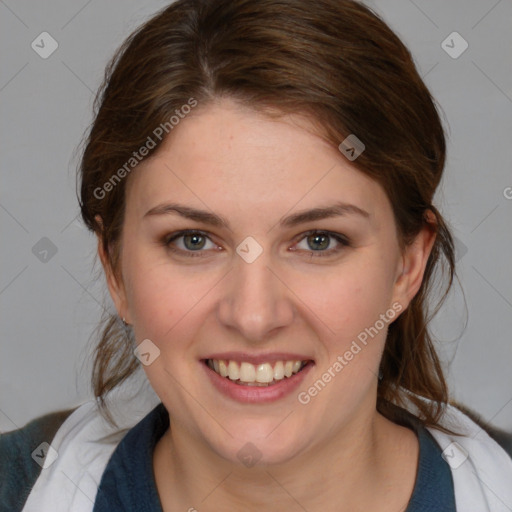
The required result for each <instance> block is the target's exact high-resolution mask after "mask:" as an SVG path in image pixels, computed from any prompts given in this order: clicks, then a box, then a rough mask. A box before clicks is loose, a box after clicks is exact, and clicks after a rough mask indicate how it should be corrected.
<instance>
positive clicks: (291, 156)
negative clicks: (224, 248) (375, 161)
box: [127, 101, 389, 216]
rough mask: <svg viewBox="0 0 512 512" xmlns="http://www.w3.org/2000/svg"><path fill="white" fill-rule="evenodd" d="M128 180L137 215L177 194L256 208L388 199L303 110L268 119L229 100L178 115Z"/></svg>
mask: <svg viewBox="0 0 512 512" xmlns="http://www.w3.org/2000/svg"><path fill="white" fill-rule="evenodd" d="M129 181H130V182H131V183H130V186H129V189H128V192H127V203H128V204H127V209H129V210H131V211H133V210H135V211H136V213H137V215H138V216H140V215H143V214H144V213H145V212H146V211H147V210H148V209H149V208H151V207H153V206H155V205H156V204H157V203H159V202H164V201H170V200H173V201H175V200H178V199H179V200H181V201H182V202H183V201H185V202H189V203H190V204H191V205H193V206H197V207H202V208H204V207H205V205H206V206H208V207H210V208H211V209H220V210H225V211H228V212H231V213H234V212H240V211H241V210H245V211H247V210H251V209H252V211H253V213H254V214H258V215H262V214H263V213H264V212H270V211H272V212H274V213H281V214H284V212H286V211H288V210H290V209H292V208H293V207H294V205H297V207H300V209H303V208H312V207H318V206H321V205H322V203H324V202H325V203H334V202H336V201H343V202H350V203H353V204H356V205H357V206H359V207H360V208H362V209H364V210H366V211H368V212H369V213H370V214H371V215H372V216H375V214H376V211H377V210H379V208H381V209H382V208H387V207H388V206H389V205H387V204H386V202H387V198H386V197H385V194H384V191H383V190H382V188H381V187H380V185H379V184H378V183H377V182H375V181H374V180H372V179H370V178H369V177H368V176H366V175H365V174H364V173H362V172H361V171H359V170H357V169H356V168H354V167H353V165H351V163H350V162H349V161H348V160H347V159H346V158H345V157H344V156H342V155H341V153H340V152H339V151H338V150H337V149H336V148H333V147H332V146H331V145H329V144H328V143H327V142H326V141H325V140H323V139H322V138H321V137H320V136H319V135H317V134H316V133H315V128H314V126H313V125H312V124H311V123H309V122H308V121H307V119H306V118H304V117H302V116H293V115H288V116H285V117H283V118H279V119H271V118H269V117H268V116H265V115H263V114H261V113H257V112H255V111H253V110H249V109H247V108H244V107H242V106H240V105H238V104H235V103H233V102H229V101H223V102H221V103H216V104H213V105H210V106H207V107H205V108H203V109H198V110H196V111H195V112H194V114H192V115H190V116H188V117H186V118H185V119H183V120H182V121H181V122H180V124H179V125H178V126H176V127H175V128H174V129H173V131H172V132H171V134H170V135H169V136H168V137H167V138H166V139H165V140H164V142H163V143H162V145H161V146H160V148H159V149H158V151H157V153H156V154H155V156H153V157H151V158H149V159H147V160H146V161H144V162H142V163H141V164H140V165H139V166H138V167H137V168H136V169H135V171H134V172H133V173H132V175H131V176H130V180H129Z"/></svg>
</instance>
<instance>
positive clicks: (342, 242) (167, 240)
mask: <svg viewBox="0 0 512 512" xmlns="http://www.w3.org/2000/svg"><path fill="white" fill-rule="evenodd" d="M186 235H200V236H202V237H204V238H207V239H208V240H210V242H212V243H213V241H212V240H211V239H210V236H209V234H208V233H206V232H205V231H201V230H197V229H184V230H182V231H177V232H176V233H171V234H170V235H167V236H165V237H164V238H163V240H162V243H163V245H164V247H166V248H167V249H168V250H170V251H172V252H174V253H180V254H181V255H186V257H189V258H197V257H199V258H201V257H203V258H204V257H205V256H207V255H206V254H204V253H206V251H203V250H197V251H190V250H183V249H177V248H176V247H173V245H172V243H173V242H174V241H175V240H177V239H179V238H181V237H183V236H186ZM312 235H326V236H328V237H330V238H332V239H334V240H336V242H338V244H339V245H338V246H337V247H335V248H332V249H327V250H325V251H313V250H310V251H309V252H310V254H311V258H324V257H328V256H332V255H333V254H336V253H338V252H340V251H341V250H343V248H345V247H350V246H351V243H350V240H349V239H348V238H347V237H346V236H345V235H341V234H340V233H333V232H331V231H322V230H319V229H312V230H310V231H306V232H304V233H301V234H300V235H299V237H300V238H299V237H297V241H296V242H295V244H294V245H296V244H298V243H299V242H301V241H302V240H304V239H305V238H307V237H309V236H312ZM295 250H296V249H295ZM301 250H304V249H301Z"/></svg>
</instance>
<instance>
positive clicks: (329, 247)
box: [293, 230, 350, 257]
mask: <svg viewBox="0 0 512 512" xmlns="http://www.w3.org/2000/svg"><path fill="white" fill-rule="evenodd" d="M349 245H350V243H349V240H348V239H347V238H346V237H345V236H344V235H341V234H339V233H331V232H329V231H317V230H315V231H309V232H307V233H303V235H302V238H301V239H300V240H299V243H298V244H296V245H295V246H294V249H293V250H297V249H298V250H301V251H307V252H309V253H310V256H311V257H318V256H320V257H322V256H331V255H333V254H336V253H338V252H340V251H341V250H343V248H344V247H348V246H349ZM315 253H316V254H315Z"/></svg>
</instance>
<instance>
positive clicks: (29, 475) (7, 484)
mask: <svg viewBox="0 0 512 512" xmlns="http://www.w3.org/2000/svg"><path fill="white" fill-rule="evenodd" d="M73 410H74V409H67V410H64V411H58V412H53V413H50V414H46V415H44V416H41V417H38V418H36V419H34V420H32V421H30V422H29V423H27V425H25V426H24V427H23V428H20V429H17V430H13V431H11V432H7V433H4V434H1V435H0V503H2V505H3V506H5V507H7V508H6V510H10V511H13V512H15V511H17V510H21V509H22V508H23V505H24V503H25V501H26V499H27V497H28V495H29V493H30V490H31V488H32V486H33V484H34V482H35V481H36V480H37V478H38V476H39V474H40V472H41V469H42V468H43V466H44V465H45V460H46V458H47V455H48V448H49V445H50V443H51V441H52V439H53V437H54V436H55V433H56V432H57V430H58V429H59V428H60V426H61V425H62V424H63V423H64V421H65V420H66V419H67V418H68V416H69V415H70V414H71V413H72V412H73Z"/></svg>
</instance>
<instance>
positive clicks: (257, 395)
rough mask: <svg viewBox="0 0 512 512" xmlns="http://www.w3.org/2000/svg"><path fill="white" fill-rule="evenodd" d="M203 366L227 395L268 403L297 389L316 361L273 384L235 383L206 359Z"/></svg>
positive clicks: (238, 400) (211, 378)
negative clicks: (247, 384)
mask: <svg viewBox="0 0 512 512" xmlns="http://www.w3.org/2000/svg"><path fill="white" fill-rule="evenodd" d="M201 366H202V367H203V368H204V370H205V371H206V373H207V375H208V377H209V378H210V380H211V382H212V384H213V385H214V386H215V388H216V389H218V390H219V391H220V392H221V393H222V394H224V395H225V396H227V397H229V398H232V399H233V400H236V401H237V402H243V403H267V402H275V401H277V400H280V399H281V398H284V397H285V396H287V395H289V394H291V393H292V392H293V391H294V390H296V389H297V388H298V387H299V386H300V384H301V382H302V381H303V380H304V378H305V377H306V375H307V374H308V372H309V370H311V368H312V367H313V366H314V363H313V362H312V361H310V362H309V363H308V364H307V365H306V366H304V368H303V369H302V370H301V371H300V372H298V373H295V374H294V375H292V376H291V377H285V378H284V379H283V380H280V381H279V382H278V383H277V384H273V385H272V386H244V385H240V384H235V383H234V382H233V381H232V380H231V379H229V378H227V377H221V376H220V375H219V374H218V373H216V372H214V371H213V370H212V369H211V368H210V367H209V366H208V365H207V364H206V362H205V361H204V360H203V361H201Z"/></svg>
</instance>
